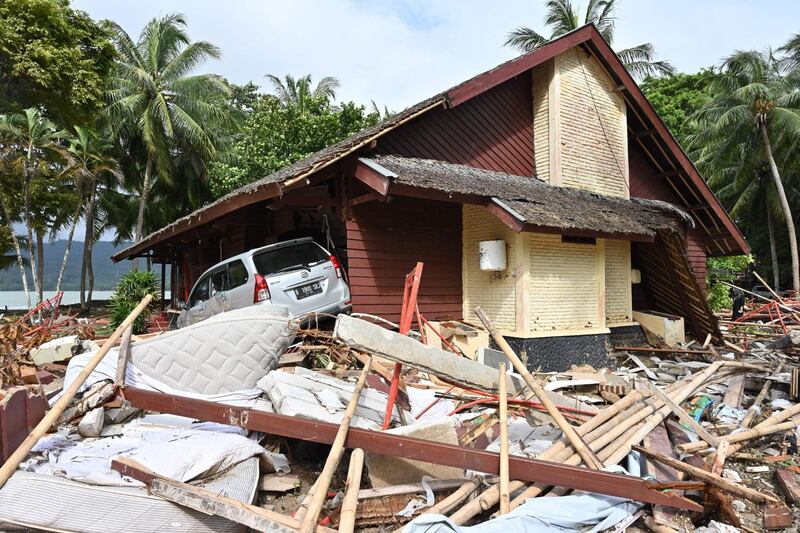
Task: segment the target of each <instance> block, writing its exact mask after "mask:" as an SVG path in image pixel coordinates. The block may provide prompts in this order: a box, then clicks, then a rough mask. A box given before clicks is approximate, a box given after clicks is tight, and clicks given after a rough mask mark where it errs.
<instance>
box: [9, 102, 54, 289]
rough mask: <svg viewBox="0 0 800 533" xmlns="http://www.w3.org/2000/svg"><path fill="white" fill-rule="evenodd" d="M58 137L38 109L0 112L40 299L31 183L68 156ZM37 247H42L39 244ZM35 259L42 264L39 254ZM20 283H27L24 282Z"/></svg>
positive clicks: (51, 124) (34, 283) (40, 286)
mask: <svg viewBox="0 0 800 533" xmlns="http://www.w3.org/2000/svg"><path fill="white" fill-rule="evenodd" d="M61 138H62V132H61V131H60V130H59V128H58V127H57V126H56V125H55V124H54V123H53V122H51V121H50V120H48V119H47V118H45V117H44V115H42V112H41V111H40V110H38V109H34V108H29V109H25V110H23V112H22V113H11V114H7V115H2V116H0V143H2V144H3V145H4V146H5V147H6V148H5V153H4V157H5V158H7V162H8V165H7V167H6V168H8V169H10V172H11V173H12V174H13V175H14V176H16V177H17V178H19V179H21V181H22V219H23V222H24V224H25V229H26V231H27V242H28V257H29V258H30V259H31V275H32V276H31V277H32V278H33V290H34V292H35V293H36V294H37V297H38V299H39V301H41V300H42V289H43V287H42V285H41V281H42V280H41V279H40V277H41V273H42V272H41V266H40V267H39V268H37V267H36V266H35V265H37V261H36V257H37V254H35V253H34V239H33V231H34V226H35V225H37V224H35V223H34V221H33V219H32V213H31V196H32V186H33V185H34V180H36V179H38V178H41V177H44V176H45V175H48V174H50V172H51V171H52V163H54V162H57V161H64V160H66V159H68V158H69V155H68V154H67V152H66V150H65V149H64V147H63V146H62V145H61V144H60V141H61ZM7 208H8V205H4V206H3V209H4V211H5V210H6V209H7ZM5 214H6V219H7V220H10V217H9V215H10V211H9V212H7V213H5ZM37 227H38V225H37ZM38 229H39V231H38V232H37V233H38V234H39V235H40V236H41V234H42V228H41V227H38ZM39 248H40V250H41V246H40V247H39ZM39 256H41V253H40V254H39ZM20 259H21V258H20ZM38 263H39V265H41V264H42V261H41V257H39V262H38ZM23 285H24V286H26V285H27V282H26V283H24V284H23Z"/></svg>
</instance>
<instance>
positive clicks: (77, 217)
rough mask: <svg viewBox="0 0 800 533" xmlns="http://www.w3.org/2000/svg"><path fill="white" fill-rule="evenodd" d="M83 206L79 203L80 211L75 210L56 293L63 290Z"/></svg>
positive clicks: (59, 270) (59, 271)
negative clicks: (62, 284)
mask: <svg viewBox="0 0 800 533" xmlns="http://www.w3.org/2000/svg"><path fill="white" fill-rule="evenodd" d="M82 207H83V206H82V205H81V204H80V202H79V203H78V209H76V210H75V217H74V218H73V220H72V225H71V226H70V228H69V234H68V235H67V246H66V247H65V248H64V258H63V259H62V260H61V267H60V268H59V269H58V279H57V280H56V292H58V291H60V290H61V283H62V282H63V281H64V272H65V271H66V270H67V261H68V260H69V252H70V251H71V249H72V238H73V237H74V236H75V228H76V227H77V226H78V221H79V220H80V219H81V208H82Z"/></svg>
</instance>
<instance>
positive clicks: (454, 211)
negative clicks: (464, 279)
mask: <svg viewBox="0 0 800 533" xmlns="http://www.w3.org/2000/svg"><path fill="white" fill-rule="evenodd" d="M347 254H348V260H349V265H348V275H349V281H350V292H351V294H352V298H353V311H355V312H361V313H372V314H376V315H380V316H382V317H384V318H386V319H388V320H392V321H394V322H398V321H399V320H400V307H401V305H402V303H403V283H404V281H405V276H406V274H407V273H408V272H410V271H411V269H412V268H414V265H416V263H417V261H422V262H424V263H425V267H424V269H423V271H422V283H421V285H420V291H419V309H420V312H421V313H422V314H423V315H424V316H425V317H426V318H429V319H433V318H435V317H437V316H442V315H446V316H450V317H453V318H461V205H460V204H455V203H449V202H437V201H430V200H418V199H414V198H402V197H394V198H392V200H391V201H390V202H389V203H381V202H371V203H367V204H361V205H357V206H355V207H353V209H352V213H351V217H350V218H349V219H348V220H347Z"/></svg>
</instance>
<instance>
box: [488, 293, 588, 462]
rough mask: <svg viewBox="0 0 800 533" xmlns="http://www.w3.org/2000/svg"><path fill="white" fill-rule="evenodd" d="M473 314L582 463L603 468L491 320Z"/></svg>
mask: <svg viewBox="0 0 800 533" xmlns="http://www.w3.org/2000/svg"><path fill="white" fill-rule="evenodd" d="M475 314H476V315H477V317H478V318H479V319H480V321H481V322H483V325H484V327H485V328H486V330H487V331H488V332H489V333H490V334H491V336H492V338H493V339H494V341H495V342H496V343H497V345H498V346H499V347H500V349H501V350H502V351H503V353H504V354H505V355H506V357H508V360H509V361H511V364H512V365H514V369H515V370H516V371H517V372H518V373H519V374H520V375H521V376H522V379H523V380H524V381H525V383H526V384H527V385H528V387H529V388H530V389H531V391H533V393H534V394H536V397H537V398H538V399H539V401H540V402H541V403H542V405H544V406H545V409H547V413H548V414H549V415H550V416H551V417H552V419H553V421H554V422H555V423H556V425H557V426H558V427H559V429H561V431H563V432H564V436H565V437H566V438H567V440H569V443H570V444H571V445H572V448H573V449H574V450H575V452H576V453H577V454H578V455H579V456H580V458H581V459H582V460H583V463H584V464H585V465H586V466H588V467H589V468H593V469H601V468H603V463H602V462H601V461H600V459H598V458H597V456H596V455H595V454H594V452H593V451H592V450H591V449H589V447H588V446H586V443H585V442H583V440H582V439H581V437H580V435H578V433H577V432H576V431H575V428H574V427H572V426H571V425H570V424H569V422H567V419H566V418H564V415H562V414H561V411H559V410H558V407H556V405H555V404H554V403H553V401H552V400H551V399H550V397H549V396H548V395H547V393H546V392H545V390H544V388H543V387H542V386H541V385H539V384H538V383H537V382H536V380H535V379H533V376H532V375H531V373H530V372H529V371H528V369H527V368H526V367H525V364H524V363H523V362H522V361H520V359H519V357H517V354H516V353H515V352H514V350H513V349H512V348H511V346H510V345H509V344H508V342H506V340H505V338H503V335H501V334H500V332H499V331H498V330H497V328H495V327H494V324H492V322H491V320H489V317H488V316H486V313H484V312H483V310H482V309H481V308H480V307H476V308H475Z"/></svg>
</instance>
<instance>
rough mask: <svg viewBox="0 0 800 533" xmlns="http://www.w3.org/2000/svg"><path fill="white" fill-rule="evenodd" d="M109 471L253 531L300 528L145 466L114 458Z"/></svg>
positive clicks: (279, 516) (284, 518) (289, 519)
mask: <svg viewBox="0 0 800 533" xmlns="http://www.w3.org/2000/svg"><path fill="white" fill-rule="evenodd" d="M111 469H112V470H114V471H115V472H119V473H120V474H122V475H124V476H127V477H130V478H133V479H135V480H137V481H140V482H142V483H144V484H145V485H147V488H148V490H149V492H150V494H152V495H153V496H158V497H159V498H163V499H165V500H169V501H171V502H173V503H177V504H178V505H182V506H184V507H188V508H190V509H194V510H195V511H200V512H201V513H204V514H207V515H212V516H221V517H222V518H226V519H228V520H231V521H232V522H236V523H237V524H242V525H245V526H247V527H249V528H252V529H254V530H256V531H279V532H286V533H290V532H294V531H296V530H297V528H298V527H300V522H299V521H297V520H295V519H293V518H292V517H290V516H286V515H282V514H280V513H276V512H274V511H269V510H267V509H263V508H261V507H257V506H255V505H250V504H248V503H245V502H242V501H239V500H235V499H233V498H228V497H227V496H223V495H221V494H217V493H215V492H211V491H209V490H206V489H203V488H201V487H195V486H193V485H189V484H188V483H183V482H181V481H178V480H176V479H171V478H166V477H164V476H159V475H158V474H156V473H155V472H153V471H152V470H149V469H148V468H146V467H145V466H144V465H142V464H140V463H137V462H136V461H134V460H132V459H128V458H126V457H119V458H117V459H113V460H112V461H111ZM330 531H333V530H331V529H328V528H323V527H318V528H317V533H327V532H330Z"/></svg>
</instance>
